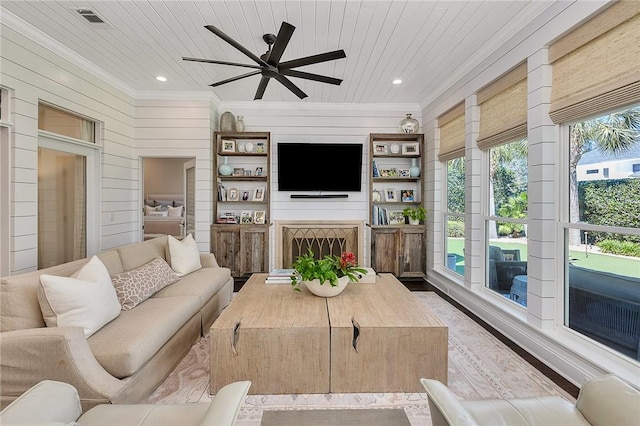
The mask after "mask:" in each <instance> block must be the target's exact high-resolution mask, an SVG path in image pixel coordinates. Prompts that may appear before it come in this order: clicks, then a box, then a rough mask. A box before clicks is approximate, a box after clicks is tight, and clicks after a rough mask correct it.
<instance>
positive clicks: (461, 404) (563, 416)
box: [420, 375, 640, 426]
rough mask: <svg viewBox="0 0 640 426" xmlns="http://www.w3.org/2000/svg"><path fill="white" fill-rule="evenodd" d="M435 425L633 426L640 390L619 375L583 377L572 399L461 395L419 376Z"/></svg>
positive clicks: (639, 411)
mask: <svg viewBox="0 0 640 426" xmlns="http://www.w3.org/2000/svg"><path fill="white" fill-rule="evenodd" d="M420 382H421V383H422V385H423V386H424V388H425V390H426V391H427V396H428V398H429V408H430V410H431V422H432V423H433V426H484V425H490V426H535V425H539V426H555V425H557V426H572V425H583V426H589V425H592V426H613V425H615V426H637V425H638V424H640V392H639V391H638V390H636V389H634V388H633V387H631V386H629V385H627V384H626V383H624V382H623V381H622V380H620V379H619V378H618V377H616V376H613V375H606V376H602V377H596V378H594V379H591V380H589V381H587V382H586V383H585V384H584V385H583V386H582V388H581V389H580V394H579V395H578V400H577V401H576V403H575V404H572V403H570V402H569V401H567V400H565V399H563V398H561V397H555V396H548V397H539V398H525V399H511V400H502V399H501V400H482V401H460V400H458V399H457V398H456V397H455V395H454V394H453V393H452V392H451V391H450V390H449V388H447V387H446V386H445V385H444V384H442V383H440V382H438V381H437V380H430V379H421V380H420Z"/></svg>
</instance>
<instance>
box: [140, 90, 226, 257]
mask: <svg viewBox="0 0 640 426" xmlns="http://www.w3.org/2000/svg"><path fill="white" fill-rule="evenodd" d="M135 104H136V124H135V139H136V156H138V157H139V158H142V157H155V158H158V157H172V158H178V157H179V158H194V159H195V160H196V219H195V220H196V231H195V232H196V235H195V238H196V241H197V242H198V247H199V248H200V251H202V252H208V251H209V249H210V247H209V240H210V228H209V227H210V225H211V220H212V219H211V217H212V216H211V208H212V203H211V196H212V186H211V184H212V181H213V179H214V176H213V175H212V173H211V164H212V162H211V152H212V149H211V140H212V135H213V131H214V130H213V125H214V123H215V121H214V120H215V118H216V115H215V113H213V116H212V111H213V108H212V105H211V101H210V99H209V96H200V95H198V96H192V99H138V100H136V101H135ZM135 195H136V197H142V195H141V194H140V191H138V193H137V194H135ZM136 199H141V198H136ZM137 229H138V230H139V229H140V227H138V228H137Z"/></svg>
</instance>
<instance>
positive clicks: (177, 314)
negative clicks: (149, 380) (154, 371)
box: [88, 297, 200, 378]
mask: <svg viewBox="0 0 640 426" xmlns="http://www.w3.org/2000/svg"><path fill="white" fill-rule="evenodd" d="M199 309H200V306H199V302H198V299H197V298H196V297H158V298H150V299H147V300H145V301H144V302H143V303H141V304H139V305H138V306H136V308H135V309H131V310H129V311H122V312H121V313H120V316H119V317H118V318H116V319H115V320H113V321H111V322H110V323H109V324H107V325H105V326H104V327H102V328H101V329H100V330H98V331H97V332H96V333H95V334H94V335H93V336H91V337H90V338H89V339H88V342H89V347H90V348H91V352H92V353H93V354H94V356H95V357H96V359H97V360H98V362H99V363H100V365H102V367H103V368H104V369H105V370H107V371H108V372H109V373H110V374H112V375H113V376H115V377H118V378H124V377H128V376H130V375H132V374H134V373H135V372H137V371H138V370H139V369H140V368H141V367H142V366H143V365H144V364H145V363H146V362H147V361H149V359H151V357H153V355H155V354H156V352H158V350H159V349H160V348H161V347H162V346H163V345H164V344H165V343H167V341H168V340H169V339H170V338H171V337H172V336H173V335H174V334H176V333H177V331H178V330H179V329H180V328H181V327H182V326H183V325H184V324H186V323H187V321H188V320H189V319H190V318H191V317H193V315H195V314H196V313H198V311H199Z"/></svg>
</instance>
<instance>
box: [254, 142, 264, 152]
mask: <svg viewBox="0 0 640 426" xmlns="http://www.w3.org/2000/svg"><path fill="white" fill-rule="evenodd" d="M264 146H265V145H264V142H256V152H257V153H258V154H263V153H265V152H266V150H265V147H264Z"/></svg>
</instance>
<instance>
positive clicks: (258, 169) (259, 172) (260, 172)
mask: <svg viewBox="0 0 640 426" xmlns="http://www.w3.org/2000/svg"><path fill="white" fill-rule="evenodd" d="M256 176H262V167H256Z"/></svg>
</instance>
